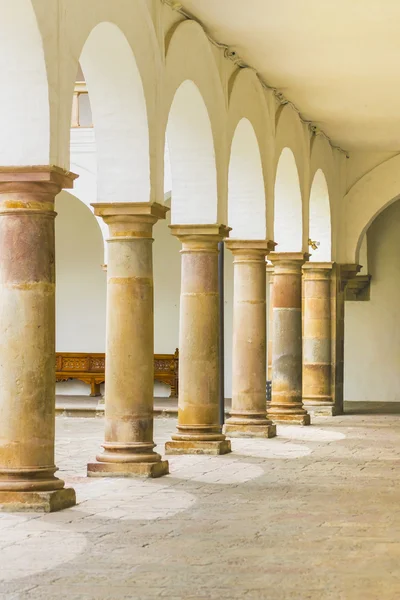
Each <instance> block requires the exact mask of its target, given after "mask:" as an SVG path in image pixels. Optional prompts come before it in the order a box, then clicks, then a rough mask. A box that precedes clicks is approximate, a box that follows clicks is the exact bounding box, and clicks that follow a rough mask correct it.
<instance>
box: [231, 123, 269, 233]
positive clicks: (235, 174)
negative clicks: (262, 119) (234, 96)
mask: <svg viewBox="0 0 400 600" xmlns="http://www.w3.org/2000/svg"><path fill="white" fill-rule="evenodd" d="M228 225H229V227H231V228H232V231H231V233H230V237H232V238H237V239H258V240H264V239H266V235H267V231H266V203H265V187H264V178H263V171H262V163H261V156H260V150H259V147H258V142H257V138H256V134H255V132H254V129H253V126H252V124H251V123H250V121H249V120H248V119H241V120H240V121H239V124H238V126H237V127H236V130H235V134H234V136H233V140H232V146H231V155H230V162H229V175H228Z"/></svg>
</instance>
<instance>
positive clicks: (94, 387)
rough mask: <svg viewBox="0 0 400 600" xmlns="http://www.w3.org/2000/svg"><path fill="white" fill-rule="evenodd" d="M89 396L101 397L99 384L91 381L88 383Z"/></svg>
mask: <svg viewBox="0 0 400 600" xmlns="http://www.w3.org/2000/svg"><path fill="white" fill-rule="evenodd" d="M90 396H91V397H95V396H101V393H100V384H99V383H96V382H95V381H94V380H92V381H91V382H90Z"/></svg>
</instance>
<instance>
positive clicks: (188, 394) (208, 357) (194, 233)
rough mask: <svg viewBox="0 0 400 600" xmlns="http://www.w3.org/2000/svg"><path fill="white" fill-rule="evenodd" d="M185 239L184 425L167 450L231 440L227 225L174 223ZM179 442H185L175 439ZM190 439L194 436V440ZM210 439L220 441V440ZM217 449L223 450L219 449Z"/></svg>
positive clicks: (181, 395)
mask: <svg viewBox="0 0 400 600" xmlns="http://www.w3.org/2000/svg"><path fill="white" fill-rule="evenodd" d="M171 231H172V233H173V234H174V235H176V236H177V238H178V239H179V240H180V241H181V242H182V250H181V256H182V270H181V300H180V323H179V399H178V426H177V432H176V433H175V434H174V435H173V436H172V439H173V440H174V442H172V443H171V444H169V445H168V448H167V451H168V453H170V452H171V451H172V449H173V448H174V449H175V450H178V449H180V450H181V451H180V453H190V452H191V450H192V451H193V452H194V453H195V454H198V453H200V450H201V446H202V444H203V443H204V448H205V450H206V453H209V450H211V448H216V449H218V448H219V447H220V446H221V447H224V448H227V446H228V445H227V444H225V445H224V444H221V445H219V442H223V441H224V440H225V436H224V435H223V434H222V429H221V426H220V424H219V404H218V399H219V326H218V324H219V295H218V242H220V241H221V240H222V239H223V238H224V237H225V236H226V235H227V234H228V232H229V229H227V228H226V227H225V226H223V225H171ZM175 442H179V443H181V446H180V445H179V444H175ZM190 442H193V444H191V443H190ZM209 442H217V444H215V445H214V446H213V445H212V444H211V445H210V446H209V445H208V443H209ZM212 453H215V454H220V453H221V452H219V451H218V452H216V451H215V450H213V452H212Z"/></svg>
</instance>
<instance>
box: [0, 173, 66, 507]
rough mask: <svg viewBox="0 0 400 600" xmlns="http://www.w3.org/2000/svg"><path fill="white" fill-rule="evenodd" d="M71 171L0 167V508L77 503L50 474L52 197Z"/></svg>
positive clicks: (52, 430)
mask: <svg viewBox="0 0 400 600" xmlns="http://www.w3.org/2000/svg"><path fill="white" fill-rule="evenodd" d="M75 178H76V175H73V174H72V173H68V172H66V171H63V170H62V169H59V168H58V167H50V166H43V167H42V166H38V167H1V168H0V298H1V300H0V306H1V309H0V339H1V344H0V509H1V510H6V511H17V510H34V511H44V512H52V511H55V510H60V509H62V508H67V507H69V506H73V505H74V504H75V491H74V490H73V489H71V488H69V489H67V488H64V482H63V481H62V480H61V479H58V478H57V477H55V472H56V471H57V468H56V466H55V464H54V435H55V244H54V218H55V216H56V213H55V212H54V199H55V196H56V194H58V193H59V192H60V190H61V189H62V188H67V187H68V188H70V187H72V182H73V180H74V179H75Z"/></svg>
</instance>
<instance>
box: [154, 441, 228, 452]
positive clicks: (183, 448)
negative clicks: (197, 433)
mask: <svg viewBox="0 0 400 600" xmlns="http://www.w3.org/2000/svg"><path fill="white" fill-rule="evenodd" d="M229 452H231V443H230V441H229V440H218V441H215V442H213V441H199V440H172V441H170V442H166V444H165V454H210V455H214V456H216V455H219V454H229Z"/></svg>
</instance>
